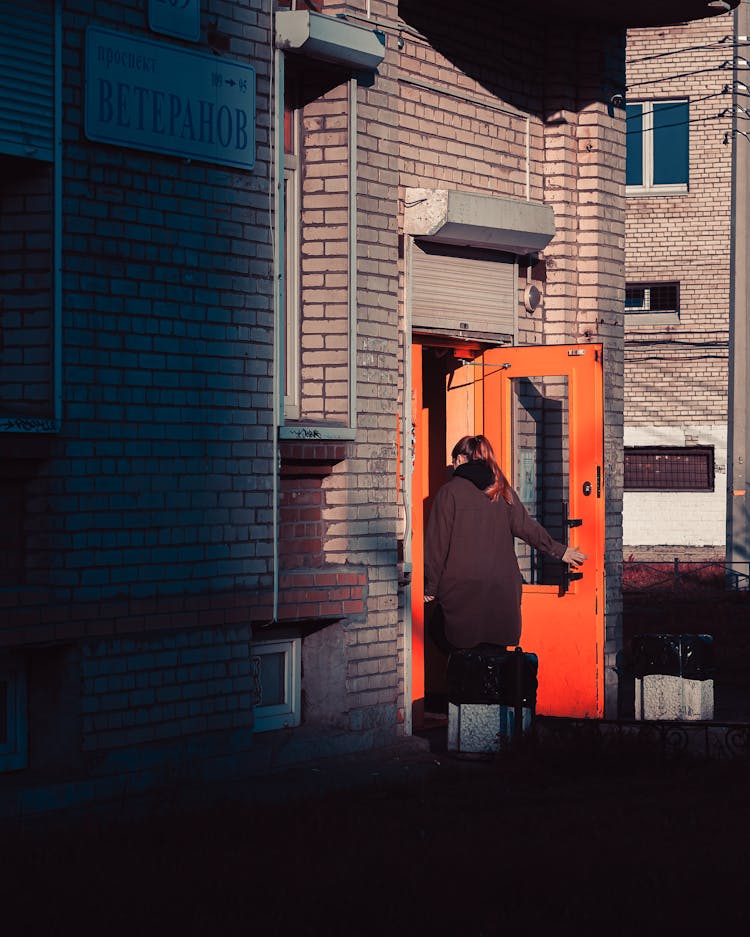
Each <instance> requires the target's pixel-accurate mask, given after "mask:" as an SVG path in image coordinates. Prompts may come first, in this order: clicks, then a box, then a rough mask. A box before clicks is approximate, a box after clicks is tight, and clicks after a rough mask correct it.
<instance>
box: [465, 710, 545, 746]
mask: <svg viewBox="0 0 750 937" xmlns="http://www.w3.org/2000/svg"><path fill="white" fill-rule="evenodd" d="M522 713H523V716H522V720H521V730H522V732H528V730H529V729H530V727H531V721H532V712H531V710H530V709H526V708H524V709H523V710H522ZM514 729H515V709H514V708H513V707H511V706H500V705H498V704H497V703H448V751H451V752H498V751H502V750H503V749H504V748H507V747H508V746H509V745H510V744H511V742H512V741H513V732H514Z"/></svg>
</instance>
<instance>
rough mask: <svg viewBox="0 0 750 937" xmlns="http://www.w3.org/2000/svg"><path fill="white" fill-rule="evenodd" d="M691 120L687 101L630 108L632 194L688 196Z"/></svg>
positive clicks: (629, 180)
mask: <svg viewBox="0 0 750 937" xmlns="http://www.w3.org/2000/svg"><path fill="white" fill-rule="evenodd" d="M688 120H689V108H688V102H687V101H643V102H642V103H640V104H628V105H627V106H626V125H625V126H626V140H627V166H626V182H627V191H628V193H629V194H631V195H647V194H654V195H669V194H674V193H680V192H687V188H688V176H689V169H688V165H689V159H688V157H689V146H688Z"/></svg>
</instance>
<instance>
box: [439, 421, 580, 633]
mask: <svg viewBox="0 0 750 937" xmlns="http://www.w3.org/2000/svg"><path fill="white" fill-rule="evenodd" d="M452 457H453V470H454V471H453V478H452V479H451V480H450V481H449V482H447V483H446V484H445V485H443V487H442V488H441V489H440V490H439V491H438V493H437V495H436V496H435V500H434V502H433V505H432V510H431V511H430V519H429V522H428V524H427V534H426V537H425V602H431V601H432V600H433V599H437V602H438V604H439V607H440V611H441V612H442V616H443V618H444V629H445V637H446V638H447V640H448V643H449V645H451V646H453V647H454V648H471V647H476V646H477V645H479V644H495V645H504V646H506V647H507V646H508V645H517V644H518V641H519V638H520V637H521V572H520V570H519V568H518V560H517V558H516V552H515V548H514V544H513V538H514V537H518V538H520V539H521V540H524V541H526V543H528V544H530V545H531V546H532V547H535V548H536V549H537V550H541V551H542V552H543V553H549V554H550V555H552V556H554V557H557V559H560V560H562V561H563V562H564V563H568V564H570V565H572V566H579V565H580V564H581V563H582V562H583V561H584V560H585V559H587V557H586V554H584V553H581V551H580V550H578V549H577V547H566V546H565V545H564V544H562V543H558V542H557V541H556V540H553V539H552V537H551V536H550V535H549V534H548V533H547V531H546V530H545V529H544V527H542V526H541V524H538V523H537V522H536V521H535V520H534V519H533V518H532V517H530V515H529V514H528V512H527V511H526V508H525V507H524V506H523V505H522V504H521V502H520V500H519V499H518V496H517V495H516V494H515V492H514V491H513V490H512V489H511V487H510V485H509V483H508V481H507V479H506V478H505V476H504V475H503V473H502V472H501V471H500V467H499V465H498V464H497V460H496V459H495V453H494V452H493V450H492V446H491V445H490V443H489V441H488V440H487V439H486V438H485V437H484V436H464V437H463V438H462V439H459V441H458V442H457V443H456V445H455V446H454V448H453V452H452ZM435 611H437V610H435Z"/></svg>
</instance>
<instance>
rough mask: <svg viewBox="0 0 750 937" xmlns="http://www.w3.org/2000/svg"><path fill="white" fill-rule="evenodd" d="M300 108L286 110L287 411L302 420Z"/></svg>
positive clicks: (289, 416)
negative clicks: (298, 109) (300, 401)
mask: <svg viewBox="0 0 750 937" xmlns="http://www.w3.org/2000/svg"><path fill="white" fill-rule="evenodd" d="M299 162H300V161H299V112H298V111H297V110H296V109H294V108H291V107H287V108H285V110H284V263H285V268H284V300H283V302H284V307H283V308H284V325H285V331H284V335H285V348H286V355H285V361H284V414H285V416H286V417H287V418H288V419H290V420H298V419H299V415H300V406H299V368H300V363H299V355H300V347H299V339H300V289H299V251H300V240H299V234H300V165H299Z"/></svg>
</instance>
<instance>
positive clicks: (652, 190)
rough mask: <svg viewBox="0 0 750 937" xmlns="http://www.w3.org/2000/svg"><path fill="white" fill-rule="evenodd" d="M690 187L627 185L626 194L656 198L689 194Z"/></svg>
mask: <svg viewBox="0 0 750 937" xmlns="http://www.w3.org/2000/svg"><path fill="white" fill-rule="evenodd" d="M689 194H690V187H689V186H687V185H654V186H651V187H647V186H643V185H628V186H625V195H626V196H627V197H628V198H654V197H655V196H661V195H689Z"/></svg>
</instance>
